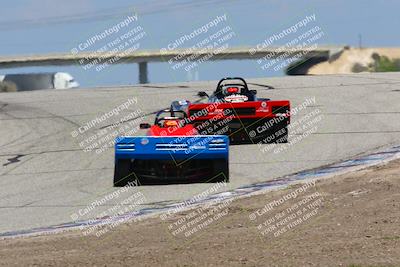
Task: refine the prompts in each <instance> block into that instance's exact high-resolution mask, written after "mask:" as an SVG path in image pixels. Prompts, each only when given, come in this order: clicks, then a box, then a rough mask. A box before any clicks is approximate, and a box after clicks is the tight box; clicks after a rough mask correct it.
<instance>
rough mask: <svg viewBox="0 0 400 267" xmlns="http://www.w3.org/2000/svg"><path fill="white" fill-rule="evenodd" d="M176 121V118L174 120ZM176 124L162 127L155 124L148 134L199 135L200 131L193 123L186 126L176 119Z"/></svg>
mask: <svg viewBox="0 0 400 267" xmlns="http://www.w3.org/2000/svg"><path fill="white" fill-rule="evenodd" d="M174 121H176V120H174ZM176 122H177V123H176V125H175V126H171V127H168V126H167V127H160V126H158V125H153V126H151V128H150V129H149V131H148V132H147V135H148V136H193V135H198V131H197V130H196V128H195V127H194V126H193V125H192V124H186V125H184V126H181V127H180V126H179V121H176Z"/></svg>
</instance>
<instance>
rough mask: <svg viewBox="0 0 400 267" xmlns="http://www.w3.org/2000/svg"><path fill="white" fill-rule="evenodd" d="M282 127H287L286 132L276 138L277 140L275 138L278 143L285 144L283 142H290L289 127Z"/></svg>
mask: <svg viewBox="0 0 400 267" xmlns="http://www.w3.org/2000/svg"><path fill="white" fill-rule="evenodd" d="M282 129H285V130H284V133H283V134H282V135H280V136H278V137H277V138H276V140H275V143H276V144H283V143H287V142H288V137H289V131H288V128H287V126H285V127H284V128H282Z"/></svg>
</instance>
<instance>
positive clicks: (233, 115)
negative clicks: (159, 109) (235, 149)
mask: <svg viewBox="0 0 400 267" xmlns="http://www.w3.org/2000/svg"><path fill="white" fill-rule="evenodd" d="M198 96H200V97H203V98H204V97H207V98H208V101H207V103H190V102H188V101H174V102H173V103H172V105H171V109H173V110H185V111H186V112H187V113H188V121H189V122H190V123H192V124H194V125H195V127H196V129H197V130H198V131H199V133H200V134H224V135H228V136H229V139H230V143H231V144H243V143H244V144H251V143H260V142H261V143H286V142H287V140H288V128H287V126H288V125H289V123H290V102H289V101H288V100H270V99H268V98H257V91H256V90H249V88H248V86H247V83H246V81H245V80H244V79H243V78H238V77H235V78H223V79H221V80H220V81H219V83H218V85H217V88H216V90H215V91H214V93H213V94H212V95H211V96H209V95H208V94H207V93H206V92H199V93H198ZM185 102H186V103H185Z"/></svg>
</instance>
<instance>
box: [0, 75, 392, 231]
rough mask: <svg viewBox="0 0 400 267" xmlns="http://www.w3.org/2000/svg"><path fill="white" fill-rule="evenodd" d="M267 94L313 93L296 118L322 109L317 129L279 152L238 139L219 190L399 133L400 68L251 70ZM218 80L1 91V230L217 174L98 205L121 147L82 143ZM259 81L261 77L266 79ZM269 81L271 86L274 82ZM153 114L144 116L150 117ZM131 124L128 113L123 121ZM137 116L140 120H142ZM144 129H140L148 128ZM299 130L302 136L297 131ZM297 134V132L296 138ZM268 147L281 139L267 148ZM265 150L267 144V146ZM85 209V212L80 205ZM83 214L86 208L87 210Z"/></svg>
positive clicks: (158, 197)
mask: <svg viewBox="0 0 400 267" xmlns="http://www.w3.org/2000/svg"><path fill="white" fill-rule="evenodd" d="M249 82H252V83H256V84H259V85H252V86H251V87H252V89H257V90H258V93H259V96H260V97H269V98H271V99H289V100H290V101H291V103H292V108H294V107H296V106H298V105H300V104H302V103H304V101H305V100H306V99H312V98H314V97H315V103H313V104H310V105H308V106H307V107H306V108H304V109H302V110H301V111H300V112H298V113H297V114H296V115H295V116H293V117H292V123H295V122H296V121H299V120H301V119H302V118H303V119H304V118H305V116H306V115H307V114H309V113H311V112H313V111H314V112H315V110H317V109H318V110H319V111H320V113H319V114H322V115H323V116H322V119H321V120H320V121H319V122H317V123H315V124H314V125H313V127H314V126H315V127H316V128H314V129H316V131H315V132H313V133H311V134H310V135H307V136H305V137H304V138H300V137H301V135H302V134H303V133H304V132H305V131H307V129H304V131H302V129H298V128H296V129H298V130H297V133H296V134H293V132H294V131H292V132H291V135H290V137H289V144H287V145H279V146H285V149H284V150H283V151H281V152H279V153H275V152H274V149H275V148H277V147H279V146H274V147H271V146H273V145H262V146H261V147H260V146H258V145H241V146H231V147H230V183H229V184H228V186H227V187H222V188H221V191H227V190H229V189H233V188H237V187H240V186H244V185H247V184H251V183H256V182H260V181H267V180H272V179H274V178H277V177H281V176H284V175H287V174H291V173H295V172H298V171H301V170H305V169H310V168H316V167H318V166H322V165H326V164H330V163H334V162H338V161H341V160H344V159H348V158H351V157H353V156H356V155H359V154H362V153H367V152H371V151H374V150H376V149H377V148H380V147H385V146H390V145H398V144H399V142H400V74H397V73H378V74H353V75H329V76H301V77H300V76H299V77H281V78H268V79H267V78H265V79H250V80H249ZM215 85H216V81H211V82H190V83H179V84H157V85H151V84H150V85H146V86H130V87H116V88H93V89H78V90H63V91H62V90H59V91H56V90H45V91H35V92H20V93H3V94H0V166H1V168H0V233H2V232H7V231H16V230H23V229H31V228H36V227H44V226H49V225H54V224H59V223H65V222H70V221H72V219H71V215H73V214H76V215H77V216H78V217H77V219H78V220H83V219H90V218H95V217H99V216H101V215H102V212H103V211H108V210H109V209H110V208H112V207H113V206H115V205H117V204H118V203H120V202H121V201H123V200H124V199H126V198H127V197H129V196H131V195H132V194H133V193H134V192H141V193H142V194H143V196H144V198H145V202H144V203H143V204H142V205H139V206H136V207H135V208H137V209H139V208H146V207H157V206H159V205H163V204H167V203H174V202H179V201H182V200H185V199H189V198H191V197H192V196H194V195H196V194H199V193H202V192H204V191H206V190H207V189H208V188H210V186H212V184H199V183H197V184H169V185H152V186H141V187H135V188H129V190H128V191H127V192H124V193H122V194H121V195H120V196H119V197H118V198H114V199H112V200H109V201H106V202H104V203H103V204H101V205H100V206H97V207H96V208H94V209H93V210H90V212H87V210H86V211H84V210H85V208H87V207H88V206H90V205H92V203H94V202H96V201H99V200H102V199H103V198H104V197H105V196H107V195H109V194H111V193H112V192H114V191H115V190H118V189H116V188H113V186H112V182H113V171H114V169H113V168H114V161H113V157H114V155H113V149H112V148H109V149H108V150H106V151H105V152H102V153H99V154H97V153H96V152H95V151H90V152H85V151H84V149H83V148H82V147H81V146H80V145H79V143H80V142H82V141H83V140H85V139H86V138H88V137H90V136H92V135H96V134H98V133H99V132H100V131H101V129H104V126H107V125H110V124H112V123H114V122H116V121H118V120H119V119H120V118H123V117H124V116H127V115H128V114H130V113H132V112H135V111H140V112H142V113H151V112H154V111H156V110H158V109H160V108H163V107H168V105H169V103H170V102H171V101H173V100H176V99H189V100H195V99H197V97H196V96H195V94H196V92H198V91H200V90H203V91H208V92H210V91H212V90H213V89H214V87H215ZM260 85H261V86H260ZM262 85H270V86H273V87H274V89H269V88H268V87H265V86H262ZM133 97H135V98H136V99H137V103H136V104H131V105H130V106H129V108H128V109H125V110H123V111H122V112H121V113H120V114H119V115H118V116H112V117H111V118H109V119H107V120H105V121H103V122H101V123H97V124H95V125H94V126H93V127H92V128H90V129H89V130H88V131H87V132H85V133H84V134H79V135H78V136H77V137H72V134H71V132H73V131H77V130H78V128H79V127H80V126H82V125H85V124H86V123H87V122H88V121H92V120H93V119H95V118H96V117H99V116H101V115H102V114H104V113H107V112H109V111H111V110H113V109H114V108H115V107H118V106H119V105H121V104H122V103H124V102H126V101H127V100H128V99H132V98H133ZM153 119H154V115H149V116H147V117H145V118H144V120H143V121H145V122H152V121H153ZM125 124H127V125H128V122H125ZM136 125H137V124H136ZM143 134H144V133H143V132H142V131H138V132H137V133H136V135H143ZM299 138H300V139H299ZM294 140H297V141H294ZM268 147H270V148H273V149H270V150H269V151H266V150H268ZM262 150H264V152H262ZM80 211H81V212H80ZM80 214H82V215H80Z"/></svg>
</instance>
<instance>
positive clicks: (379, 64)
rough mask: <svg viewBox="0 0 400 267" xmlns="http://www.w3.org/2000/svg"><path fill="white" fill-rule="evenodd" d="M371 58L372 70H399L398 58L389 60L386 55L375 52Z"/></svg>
mask: <svg viewBox="0 0 400 267" xmlns="http://www.w3.org/2000/svg"><path fill="white" fill-rule="evenodd" d="M373 59H374V60H375V63H374V66H373V71H375V72H387V71H400V59H393V60H390V59H389V58H388V57H385V56H379V55H376V54H374V55H373Z"/></svg>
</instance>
